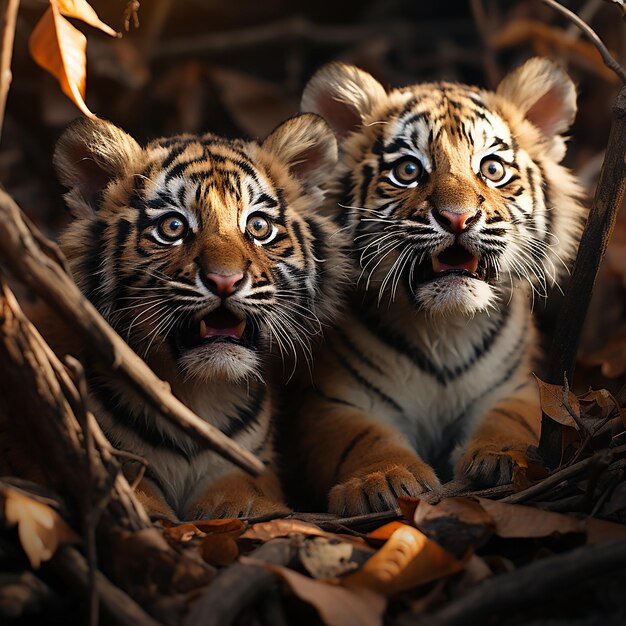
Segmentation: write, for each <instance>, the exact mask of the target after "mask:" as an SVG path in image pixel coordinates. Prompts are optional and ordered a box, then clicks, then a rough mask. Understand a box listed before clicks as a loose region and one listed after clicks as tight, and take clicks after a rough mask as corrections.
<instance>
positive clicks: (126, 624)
mask: <svg viewBox="0 0 626 626" xmlns="http://www.w3.org/2000/svg"><path fill="white" fill-rule="evenodd" d="M50 566H51V567H52V568H53V569H54V570H55V571H56V573H57V574H58V575H59V576H60V577H61V578H62V579H63V580H64V581H65V582H66V588H67V589H72V590H80V592H81V594H87V593H88V592H89V587H88V585H87V581H88V565H87V561H86V560H85V558H84V557H83V556H82V555H81V554H80V553H79V552H78V551H77V550H75V549H74V548H71V547H68V546H64V547H63V548H61V549H60V550H59V551H58V552H57V553H56V554H55V555H54V557H53V559H52V561H51V563H50ZM95 578H96V586H97V589H98V594H99V597H100V606H101V612H102V616H103V617H105V618H107V620H108V622H110V623H113V624H116V626H162V625H161V623H160V622H157V621H156V620H155V619H154V618H152V617H150V615H148V614H147V613H146V612H145V611H144V610H143V609H142V608H141V607H140V606H139V605H138V604H137V603H136V602H135V601H134V600H133V599H132V598H131V597H130V596H128V595H127V594H125V593H124V592H123V591H122V590H121V589H119V588H118V587H116V586H115V585H114V584H113V583H111V582H110V581H109V579H108V578H106V576H104V575H103V574H101V573H100V572H97V573H96V577H95ZM76 623H80V620H78V619H77V620H76Z"/></svg>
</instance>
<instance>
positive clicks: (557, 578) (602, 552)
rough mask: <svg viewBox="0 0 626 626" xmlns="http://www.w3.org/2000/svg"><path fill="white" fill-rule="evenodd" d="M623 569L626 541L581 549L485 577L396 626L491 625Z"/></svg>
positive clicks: (625, 562) (625, 564)
mask: <svg viewBox="0 0 626 626" xmlns="http://www.w3.org/2000/svg"><path fill="white" fill-rule="evenodd" d="M623 568H626V541H619V542H609V543H605V544H600V545H596V546H584V547H582V548H577V549H576V550H571V551H570V552H566V553H565V554H559V555H558V556H553V557H550V558H545V559H541V560H539V561H534V562H532V563H530V564H529V565H526V566H525V567H522V568H521V569H519V570H516V571H514V572H511V573H510V574H503V575H501V576H496V577H495V578H489V579H488V580H486V581H485V582H483V583H482V584H480V585H479V586H478V587H476V588H474V589H472V590H471V591H470V592H469V593H467V594H466V595H464V596H462V597H461V598H459V599H458V600H456V601H454V602H451V603H450V604H448V605H447V606H446V607H444V608H443V609H441V610H440V611H438V612H437V613H434V614H430V615H426V616H424V617H416V616H411V617H408V616H407V617H404V618H402V619H401V620H400V621H399V626H465V624H483V623H486V622H489V623H495V622H494V618H496V617H497V616H498V615H501V614H503V613H505V612H506V613H507V614H508V615H511V614H513V612H514V611H515V609H521V608H523V607H525V606H528V605H529V604H531V603H533V602H537V601H538V600H544V599H548V598H549V597H550V596H551V595H553V594H554V593H557V592H559V591H563V590H565V589H567V588H568V587H570V586H571V585H575V584H577V583H578V584H580V583H581V582H582V581H583V580H588V579H590V578H592V577H593V576H598V575H602V574H609V573H611V572H613V571H615V570H619V569H623ZM581 573H584V576H581Z"/></svg>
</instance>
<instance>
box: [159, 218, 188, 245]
mask: <svg viewBox="0 0 626 626" xmlns="http://www.w3.org/2000/svg"><path fill="white" fill-rule="evenodd" d="M188 228H189V225H188V224H187V220H186V219H185V218H184V217H183V216H182V215H179V214H178V213H170V214H169V215H166V216H164V217H162V218H161V221H160V222H159V225H158V230H159V236H160V237H161V238H162V239H164V240H165V241H178V240H179V239H182V238H183V237H184V236H185V235H186V234H187V229H188Z"/></svg>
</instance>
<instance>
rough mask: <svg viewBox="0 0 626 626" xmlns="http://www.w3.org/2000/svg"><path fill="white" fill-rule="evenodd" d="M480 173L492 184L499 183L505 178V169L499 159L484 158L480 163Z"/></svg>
mask: <svg viewBox="0 0 626 626" xmlns="http://www.w3.org/2000/svg"><path fill="white" fill-rule="evenodd" d="M480 173H481V174H482V175H483V176H484V177H485V178H486V179H487V180H490V181H491V182H493V183H499V182H500V181H501V180H502V179H503V178H504V177H505V176H506V168H505V167H504V164H503V163H502V161H500V159H497V158H495V157H486V158H484V159H483V160H482V161H481V162H480Z"/></svg>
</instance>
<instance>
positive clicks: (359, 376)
mask: <svg viewBox="0 0 626 626" xmlns="http://www.w3.org/2000/svg"><path fill="white" fill-rule="evenodd" d="M328 347H329V348H330V350H331V352H332V353H333V354H334V356H335V358H336V359H337V361H338V362H339V364H340V365H341V366H342V367H343V368H344V369H345V370H346V371H347V372H348V373H349V374H350V376H352V378H354V380H355V381H356V382H358V383H359V384H360V385H361V386H363V387H365V388H366V389H367V390H368V391H371V392H372V393H373V394H374V395H376V396H378V398H380V399H381V400H382V401H383V402H385V403H386V404H388V405H389V406H390V407H392V408H393V409H394V410H396V411H397V412H398V413H403V410H402V407H401V406H400V405H399V404H398V403H397V402H396V401H395V400H394V399H393V398H391V397H390V396H388V395H387V394H386V393H385V392H384V391H381V390H380V389H379V388H378V387H376V385H374V383H372V382H371V381H370V380H368V379H367V378H365V376H363V375H362V374H360V373H359V372H358V371H357V370H356V369H354V367H352V365H350V363H348V361H346V359H344V358H343V357H342V356H341V354H339V352H337V351H336V350H335V349H334V348H332V347H331V346H330V344H328Z"/></svg>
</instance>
